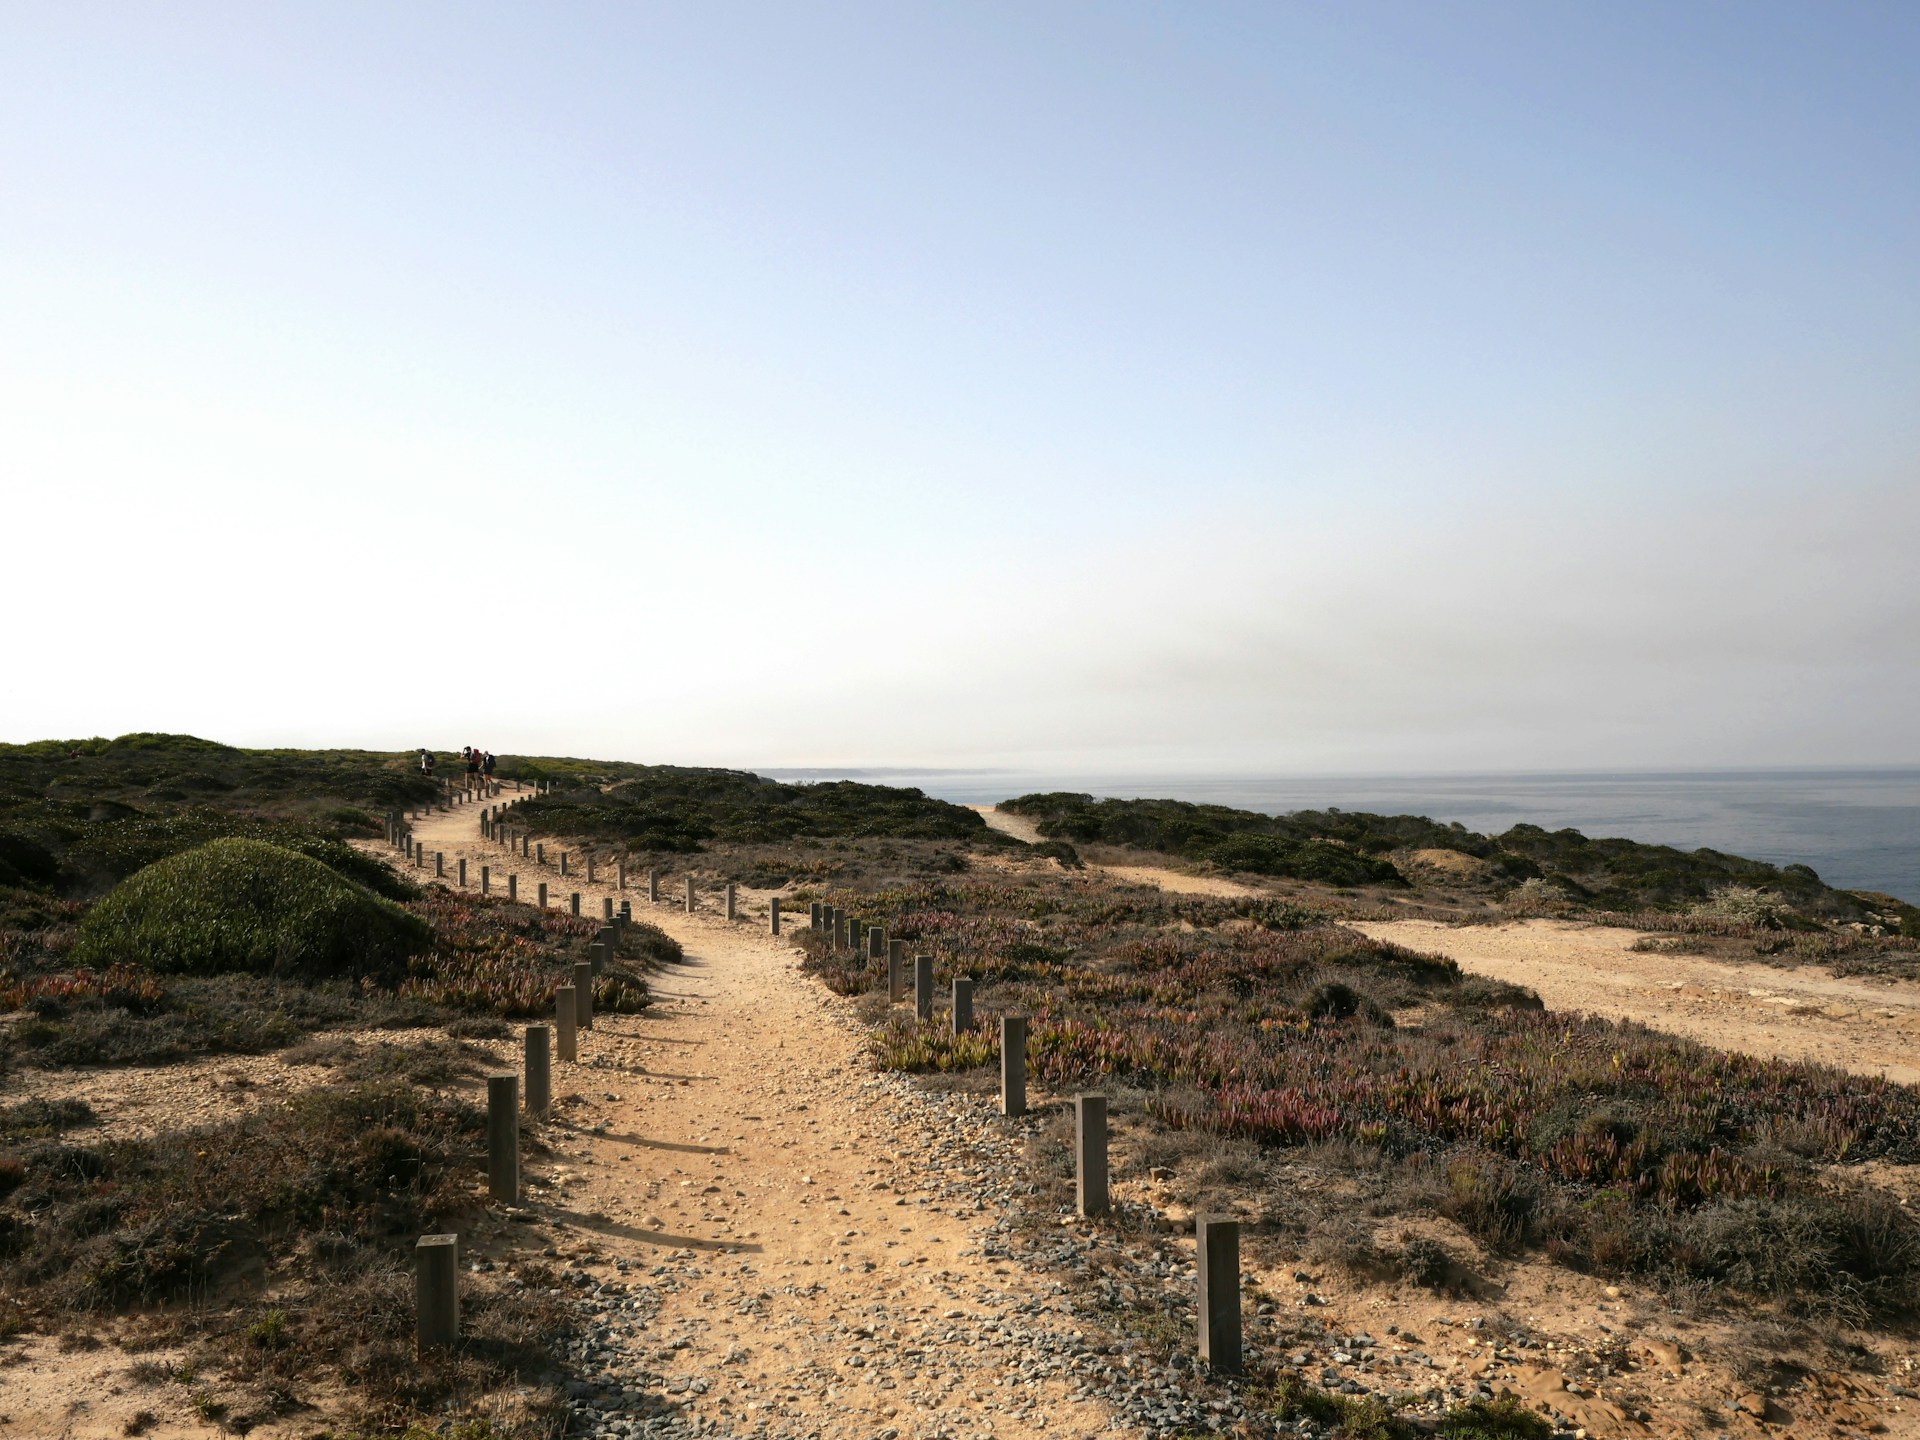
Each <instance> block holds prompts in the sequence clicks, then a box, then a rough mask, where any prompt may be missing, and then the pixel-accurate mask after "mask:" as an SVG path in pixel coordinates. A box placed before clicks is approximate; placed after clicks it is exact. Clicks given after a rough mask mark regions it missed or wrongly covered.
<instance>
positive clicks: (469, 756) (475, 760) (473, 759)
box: [420, 745, 493, 785]
mask: <svg viewBox="0 0 1920 1440" xmlns="http://www.w3.org/2000/svg"><path fill="white" fill-rule="evenodd" d="M460 758H461V759H462V760H464V761H466V764H467V783H468V784H469V785H472V784H478V783H481V782H484V781H490V780H492V779H493V752H492V751H491V750H476V749H474V748H473V746H471V745H462V746H461V747H460ZM433 764H434V757H433V751H431V750H427V749H422V750H421V752H420V773H421V774H422V775H427V776H431V775H432V774H433Z"/></svg>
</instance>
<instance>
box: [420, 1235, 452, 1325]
mask: <svg viewBox="0 0 1920 1440" xmlns="http://www.w3.org/2000/svg"><path fill="white" fill-rule="evenodd" d="M413 1314H414V1322H413V1323H414V1331H413V1338H414V1349H415V1351H416V1353H419V1354H425V1353H426V1352H427V1351H429V1350H434V1349H441V1348H444V1347H446V1346H450V1345H455V1344H458V1343H459V1340H460V1237H459V1236H458V1235H422V1236H421V1237H420V1238H419V1239H418V1240H416V1241H414V1242H413Z"/></svg>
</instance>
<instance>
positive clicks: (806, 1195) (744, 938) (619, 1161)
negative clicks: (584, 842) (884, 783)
mask: <svg viewBox="0 0 1920 1440" xmlns="http://www.w3.org/2000/svg"><path fill="white" fill-rule="evenodd" d="M476 832H477V820H476V818H475V817H472V816H470V815H468V814H467V813H464V810H463V809H462V810H456V811H454V812H453V813H451V814H445V815H436V816H434V817H433V818H431V819H428V820H424V821H416V822H415V827H414V834H415V837H416V839H417V840H419V841H420V842H421V843H422V844H423V845H424V846H425V847H426V849H427V851H428V853H432V852H433V851H435V850H444V851H445V852H446V855H447V859H448V864H449V869H451V868H452V862H453V861H454V859H455V857H456V856H457V855H460V854H464V855H466V856H467V858H468V862H469V873H470V875H473V876H475V877H476V878H477V874H478V866H479V864H481V863H482V862H484V863H486V864H487V865H489V866H490V867H492V873H493V876H494V878H495V883H496V884H497V883H499V881H500V878H501V877H502V875H503V874H504V873H506V872H507V871H510V870H517V871H518V872H519V873H520V875H521V879H520V893H521V895H522V896H527V895H529V894H531V893H533V886H534V885H535V884H536V883H537V882H538V881H539V880H540V879H545V880H546V881H547V882H548V885H549V887H550V894H551V895H552V897H553V899H554V902H555V904H556V905H558V904H561V903H564V902H565V896H566V894H567V893H568V892H571V891H573V890H576V889H577V890H579V891H580V892H581V895H582V908H583V911H585V912H586V913H590V914H597V913H599V911H600V909H601V905H600V901H601V899H602V898H605V897H611V898H613V899H614V900H615V902H616V903H618V901H619V900H620V899H627V900H630V901H632V902H633V903H634V913H635V916H636V917H637V918H642V919H645V920H647V921H648V922H649V923H651V924H655V925H658V926H660V928H662V929H663V930H665V931H667V933H668V934H670V935H672V936H673V937H674V938H675V939H677V940H679V941H680V942H681V944H682V945H683V946H685V947H686V951H687V963H686V964H685V965H683V966H678V967H675V968H674V969H672V970H671V971H669V972H668V973H666V974H664V975H661V976H659V977H657V978H656V982H655V994H656V996H657V997H658V1003H657V1004H656V1005H655V1006H653V1007H652V1008H650V1009H649V1010H648V1011H647V1012H646V1013H645V1014H644V1015H639V1016H608V1017H602V1018H600V1019H598V1020H597V1021H596V1024H595V1029H594V1030H593V1032H592V1033H591V1034H590V1035H587V1036H583V1037H582V1041H583V1043H582V1046H581V1059H582V1063H581V1064H579V1065H573V1066H567V1065H561V1066H559V1067H558V1069H557V1071H556V1073H555V1077H554V1087H555V1093H556V1094H557V1095H567V1094H569V1093H571V1094H573V1095H575V1096H577V1097H578V1098H577V1099H576V1100H575V1102H574V1103H572V1104H570V1105H568V1106H567V1107H566V1109H565V1110H564V1112H563V1114H564V1119H563V1122H562V1123H560V1124H558V1125H555V1126H551V1127H549V1129H548V1135H549V1138H550V1139H551V1140H552V1141H553V1142H554V1143H555V1145H556V1150H557V1155H556V1160H555V1163H554V1165H553V1166H552V1167H551V1169H550V1170H549V1172H548V1173H547V1174H546V1175H545V1176H544V1177H542V1178H543V1179H544V1180H545V1182H546V1183H545V1185H544V1186H543V1187H542V1188H541V1189H540V1190H537V1191H536V1192H535V1196H536V1201H535V1207H536V1208H537V1209H539V1210H541V1211H544V1212H546V1213H547V1214H549V1215H552V1216H554V1217H555V1218H556V1219H557V1220H558V1222H559V1223H558V1225H557V1226H556V1230H557V1232H558V1233H557V1234H556V1235H555V1236H554V1239H555V1240H556V1242H557V1243H559V1244H560V1245H561V1246H562V1250H563V1253H566V1249H567V1248H568V1247H569V1246H571V1247H577V1248H578V1250H579V1251H580V1253H579V1254H578V1256H577V1258H579V1259H580V1260H582V1261H584V1262H586V1263H589V1264H594V1265H596V1266H597V1267H599V1268H601V1269H602V1270H603V1271H609V1272H611V1271H616V1269H617V1266H618V1264H619V1262H621V1261H623V1260H624V1261H628V1262H637V1263H639V1264H644V1265H645V1266H646V1267H647V1270H648V1273H649V1274H650V1275H651V1272H652V1270H653V1268H654V1267H655V1266H658V1265H660V1264H662V1263H666V1264H668V1265H669V1267H670V1270H669V1274H668V1275H667V1276H665V1277H662V1278H663V1279H665V1280H669V1281H672V1282H676V1283H674V1284H673V1285H672V1287H671V1288H669V1287H668V1286H667V1285H665V1284H663V1285H661V1286H660V1287H659V1288H660V1296H659V1310H658V1313H657V1315H656V1316H655V1317H654V1318H653V1319H652V1320H651V1322H650V1327H649V1328H650V1332H651V1334H652V1335H653V1336H655V1337H658V1338H657V1339H656V1340H655V1341H653V1342H651V1343H650V1344H648V1345H646V1346H645V1347H644V1349H643V1350H642V1351H641V1352H639V1355H640V1356H644V1354H645V1353H646V1352H649V1351H651V1350H652V1348H653V1345H656V1344H664V1343H669V1342H668V1341H667V1337H669V1336H671V1337H672V1340H673V1342H679V1341H684V1342H685V1344H684V1345H681V1346H680V1347H679V1348H678V1349H676V1350H675V1351H674V1352H673V1355H672V1359H671V1363H670V1365H668V1366H667V1367H666V1372H665V1373H668V1374H678V1375H685V1376H689V1377H693V1376H698V1377H704V1378H705V1379H706V1381H707V1384H708V1387H709V1388H708V1389H707V1390H706V1392H705V1393H704V1394H696V1393H694V1392H692V1391H691V1390H689V1392H687V1393H686V1394H684V1395H682V1396H681V1397H680V1400H681V1403H683V1404H686V1405H688V1406H689V1407H690V1408H697V1410H698V1411H699V1412H700V1413H703V1414H706V1415H707V1416H708V1417H709V1418H722V1419H725V1420H727V1421H728V1422H729V1423H734V1424H738V1423H741V1422H743V1421H757V1420H762V1419H764V1420H768V1421H769V1422H771V1423H776V1424H785V1425H789V1426H791V1425H796V1424H799V1425H802V1426H804V1427H808V1428H811V1427H814V1426H817V1427H818V1433H820V1434H822V1435H829V1436H849V1437H851V1436H861V1437H868V1436H872V1435H874V1434H876V1433H879V1432H881V1431H883V1430H885V1429H888V1428H890V1427H891V1428H899V1429H900V1430H902V1432H903V1433H904V1432H905V1431H906V1430H907V1428H908V1425H909V1422H917V1421H920V1420H924V1419H926V1418H927V1417H928V1416H929V1415H930V1414H931V1413H932V1412H933V1411H934V1410H935V1409H936V1408H938V1407H940V1406H941V1402H942V1400H943V1399H944V1398H948V1397H951V1398H953V1399H959V1398H961V1397H963V1396H964V1395H965V1394H966V1392H967V1391H968V1390H971V1391H973V1392H974V1393H975V1394H976V1395H979V1396H981V1397H983V1398H982V1399H981V1400H979V1401H977V1402H975V1406H977V1409H978V1412H979V1415H980V1418H982V1419H985V1420H990V1421H991V1428H992V1433H993V1434H994V1435H996V1436H1000V1437H1020V1436H1026V1435H1032V1434H1038V1433H1040V1432H1041V1431H1042V1430H1043V1429H1045V1428H1046V1427H1047V1426H1048V1425H1051V1426H1053V1427H1056V1428H1057V1429H1064V1430H1066V1431H1067V1432H1069V1433H1073V1434H1091V1433H1093V1432H1095V1431H1098V1430H1101V1429H1104V1428H1105V1426H1106V1423H1107V1418H1108V1417H1107V1413H1106V1411H1105V1409H1104V1407H1102V1406H1100V1405H1098V1404H1095V1403H1092V1402H1089V1401H1085V1400H1073V1399H1070V1398H1069V1393H1068V1392H1069V1391H1070V1390H1071V1389H1072V1388H1073V1387H1072V1386H1071V1385H1070V1384H1069V1383H1068V1382H1066V1381H1065V1380H1062V1379H1054V1380H1051V1381H1048V1382H1046V1383H1041V1384H1038V1385H1034V1386H1031V1387H1024V1386H1023V1387H1022V1388H1021V1390H1020V1392H1019V1394H1018V1397H1017V1403H1014V1404H1012V1405H1011V1406H1010V1407H1009V1405H1008V1403H1007V1402H1008V1401H1009V1400H1010V1399H1012V1398H1013V1397H1009V1396H1008V1395H1007V1394H1006V1388H1007V1387H1005V1386H1004V1385H1002V1383H1001V1381H1002V1378H1003V1372H1002V1370H1001V1368H1000V1367H999V1366H998V1365H997V1364H987V1363H985V1360H986V1357H985V1356H980V1357H979V1358H980V1360H981V1362H982V1363H979V1364H968V1363H965V1362H966V1361H967V1360H968V1359H969V1357H970V1356H971V1355H973V1354H975V1353H976V1352H972V1351H970V1350H969V1349H968V1348H966V1347H963V1346H956V1345H955V1344H954V1343H952V1342H943V1341H942V1340H941V1339H940V1338H939V1337H940V1335H942V1334H944V1331H945V1330H947V1329H951V1328H953V1326H954V1325H955V1323H956V1322H960V1323H963V1324H967V1325H986V1326H988V1327H997V1326H1003V1325H1005V1324H1006V1323H1007V1322H1008V1318H1009V1316H1010V1315H1011V1313H1012V1312H1013V1311H1014V1310H1015V1309H1017V1308H1018V1307H1020V1306H1022V1305H1026V1304H1033V1303H1044V1302H1046V1301H1047V1297H1046V1295H1045V1294H1044V1292H1043V1288H1042V1287H1041V1286H1040V1285H1039V1284H1037V1283H1036V1282H1034V1281H1033V1280H1032V1279H1031V1278H1030V1277H1028V1276H1025V1275H1023V1274H1021V1273H1020V1272H1019V1271H1018V1270H1017V1269H1015V1270H1010V1269H1009V1267H1008V1266H1007V1265H1005V1264H1004V1263H1000V1262H996V1261H992V1260H989V1259H988V1258H987V1257H986V1256H985V1255H983V1253H982V1248H983V1247H982V1245H981V1243H980V1237H979V1235H978V1234H977V1233H976V1232H977V1231H978V1230H979V1229H980V1217H983V1216H984V1214H985V1212H984V1211H983V1209H982V1207H981V1204H980V1196H979V1192H978V1188H977V1184H975V1183H972V1182H969V1183H967V1184H956V1183H955V1173H956V1171H957V1170H961V1169H964V1166H963V1165H962V1163H961V1159H960V1157H958V1156H957V1155H956V1154H955V1153H954V1147H955V1145H956V1143H959V1142H964V1141H966V1140H968V1139H969V1137H968V1136H966V1135H965V1134H964V1133H963V1132H961V1131H960V1130H959V1129H958V1127H951V1125H950V1122H949V1121H948V1120H947V1117H945V1116H944V1115H943V1114H942V1113H941V1112H940V1111H939V1110H937V1109H933V1110H929V1109H928V1108H927V1107H925V1106H919V1105H916V1104H915V1103H914V1101H913V1097H912V1096H911V1094H910V1093H906V1091H905V1087H901V1086H897V1085H890V1084H885V1083H883V1082H880V1081H878V1080H877V1079H876V1078H875V1077H874V1076H873V1074H872V1071H871V1067H870V1066H869V1065H868V1064H867V1063H866V1061H865V1058H864V1054H863V1041H862V1038H861V1035H860V1033H859V1032H858V1031H857V1030H856V1028H855V1027H854V1025H853V1024H852V1023H851V1018H850V1016H849V1015H848V1013H847V1007H846V1006H845V1004H844V1002H840V1001H837V1000H836V999H835V998H834V997H833V996H831V995H830V994H829V993H827V992H826V991H825V990H824V989H822V987H820V986H819V985H818V984H817V983H815V982H814V981H812V980H811V979H809V978H807V977H805V976H803V975H802V974H801V973H800V972H799V970H798V968H797V965H796V952H795V951H794V950H793V948H792V947H791V946H790V945H789V944H787V943H786V942H784V941H779V940H775V939H773V938H772V937H771V936H770V935H768V934H766V933H765V930H766V920H765V915H766V908H767V907H766V904H765V900H766V896H765V895H762V894H760V893H757V892H749V891H745V890H742V891H741V892H739V897H738V899H739V911H740V914H741V916H742V918H741V920H739V921H737V922H735V923H734V924H728V923H727V921H726V919H725V918H724V915H723V914H722V913H720V907H721V904H722V902H721V900H720V897H719V896H718V895H716V894H711V893H709V894H707V895H705V896H703V897H702V904H703V906H705V907H706V908H703V909H701V910H700V911H698V912H697V913H695V914H692V915H689V914H687V913H686V912H685V910H684V901H683V900H676V901H674V902H672V903H668V902H667V900H666V895H665V893H664V889H663V897H662V900H663V903H661V904H658V905H649V904H648V903H647V902H646V900H645V893H646V891H645V880H644V876H642V877H640V878H639V881H638V883H637V884H636V883H635V881H634V880H633V879H632V878H630V880H629V888H628V889H627V891H626V892H624V893H622V892H620V891H618V890H616V889H615V888H614V887H613V885H611V884H609V883H602V884H599V885H596V886H593V887H588V886H587V885H586V884H585V882H584V878H583V877H579V876H569V878H567V879H566V880H565V881H561V880H560V879H559V877H558V870H557V868H556V867H555V866H549V867H545V868H543V867H541V866H538V865H537V864H535V863H533V862H532V861H530V860H520V859H517V858H515V859H511V860H510V859H508V858H507V856H506V854H505V852H504V851H503V850H501V849H500V848H498V847H497V846H493V845H491V844H489V843H488V842H485V841H483V840H481V839H480V838H479V837H478V835H477V833H476ZM548 855H549V859H550V860H554V861H556V862H557V854H556V848H555V847H554V846H552V845H549V846H548ZM583 868H584V867H583ZM604 878H607V879H610V878H611V877H604ZM788 923H789V924H791V923H792V919H791V916H789V917H788ZM801 923H802V924H804V923H805V917H804V914H803V915H802V917H801ZM976 1123H978V1124H984V1125H986V1126H987V1127H988V1128H1005V1127H1006V1126H1007V1125H1008V1123H1009V1122H1004V1121H998V1120H989V1119H988V1118H987V1117H985V1116H984V1115H983V1116H982V1117H981V1120H980V1121H979V1122H976ZM508 1238H509V1239H512V1238H514V1237H512V1236H511V1235H509V1237H508ZM876 1317H878V1318H880V1319H881V1320H883V1321H885V1322H886V1323H889V1324H891V1325H893V1326H894V1327H896V1343H898V1342H899V1341H901V1340H904V1341H906V1342H907V1343H908V1344H909V1346H911V1344H912V1342H913V1341H914V1340H915V1339H916V1338H918V1339H921V1340H922V1343H923V1344H930V1345H932V1346H933V1347H934V1348H935V1349H940V1350H943V1351H944V1360H943V1362H942V1363H940V1364H936V1363H935V1362H934V1361H933V1360H932V1359H929V1358H927V1357H926V1356H924V1355H923V1356H921V1357H918V1358H919V1359H920V1361H921V1363H920V1364H918V1365H906V1366H902V1365H900V1364H899V1363H897V1361H895V1362H890V1363H888V1364H886V1365H873V1364H868V1363H864V1357H862V1358H861V1361H860V1362H859V1363H852V1364H850V1363H848V1362H849V1359H850V1358H851V1357H853V1356H856V1355H858V1351H856V1350H853V1349H852V1347H853V1346H855V1345H860V1344H863V1343H867V1342H865V1341H863V1340H861V1339H860V1338H858V1336H857V1327H858V1326H860V1325H866V1326H868V1327H871V1326H872V1325H873V1324H874V1322H875V1319H876ZM898 1327H906V1330H905V1333H898ZM928 1332H932V1333H931V1334H929V1333H928ZM637 1358H638V1357H637ZM656 1358H657V1357H656ZM910 1373H911V1374H914V1375H915V1376H916V1379H909V1374H910ZM916 1380H917V1383H916ZM969 1408H975V1407H974V1406H970V1407H969ZM915 1428H917V1425H916V1427H915Z"/></svg>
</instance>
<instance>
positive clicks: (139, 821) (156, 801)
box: [0, 735, 433, 929]
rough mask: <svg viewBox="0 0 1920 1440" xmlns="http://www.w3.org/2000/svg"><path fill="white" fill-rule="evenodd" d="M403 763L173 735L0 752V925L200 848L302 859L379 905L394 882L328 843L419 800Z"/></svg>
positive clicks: (39, 915)
mask: <svg viewBox="0 0 1920 1440" xmlns="http://www.w3.org/2000/svg"><path fill="white" fill-rule="evenodd" d="M432 789H433V787H432V785H431V784H430V783H429V782H427V781H426V780H424V779H423V778H421V776H420V775H419V773H418V771H417V770H416V769H414V768H413V758H412V757H411V756H402V755H379V754H371V753H368V752H364V751H324V750H317V751H296V750H238V749H235V748H233V747H231V746H227V745H218V744H215V743H214V742H212V741H207V740H199V739H196V738H194V737H192V736H187V735H125V736H122V737H121V738H120V739H118V740H111V741H109V740H87V741H58V742H50V741H43V742H39V743H36V744H32V745H0V923H11V924H14V925H17V926H18V927H20V928H27V929H31V928H38V927H39V926H41V925H45V924H49V923H53V918H54V917H53V915H52V913H51V912H50V911H49V909H48V907H47V905H46V903H45V902H46V901H47V900H48V899H50V898H60V897H64V898H69V899H89V898H91V897H94V896H97V895H100V894H103V893H105V892H106V891H107V890H108V889H110V888H112V886H113V885H115V884H116V883H118V882H119V881H121V880H124V879H125V878H126V877H127V876H129V875H131V874H133V873H134V872H135V871H137V870H140V869H143V868H144V867H146V866H148V865H151V864H153V863H154V862H155V861H157V860H163V859H165V858H166V857H167V856H169V855H174V854H178V853H179V852H181V851H183V850H190V849H192V848H193V847H194V846H196V845H203V844H205V843H206V842H207V841H209V840H217V839H221V838H224V837H227V836H244V837H247V838H250V839H256V840H267V841H270V842H272V843H274V844H277V845H284V846H287V847H288V848H290V849H296V850H299V851H301V852H302V853H304V854H310V855H313V856H314V857H315V858H316V859H319V860H322V861H324V862H325V863H327V864H328V865H330V866H332V867H333V868H335V869H337V870H339V871H341V873H343V874H346V875H349V876H351V877H352V878H353V879H356V880H358V881H359V882H360V883H361V884H363V885H367V886H369V887H370V888H373V889H376V890H379V891H380V892H381V893H383V894H388V895H390V896H392V897H393V898H400V896H401V895H403V894H405V893H410V890H411V887H410V886H408V885H407V882H405V881H403V880H399V879H398V878H397V877H394V876H393V875H391V873H390V872H387V871H385V869H384V867H381V866H378V865H377V864H375V863H374V862H372V861H369V860H367V859H365V858H364V857H362V856H359V855H357V854H356V853H355V852H353V851H352V850H351V849H350V848H349V847H347V846H345V845H343V844H341V843H339V842H340V841H341V840H343V839H344V838H346V837H350V836H371V835H376V834H378V833H379V830H380V822H379V820H378V819H377V818H376V817H377V816H378V815H380V814H383V813H385V812H386V811H388V810H392V809H397V808H400V807H402V806H406V805H411V804H414V803H416V802H418V801H419V800H421V799H423V798H424V797H425V796H427V795H428V794H430V793H432Z"/></svg>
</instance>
